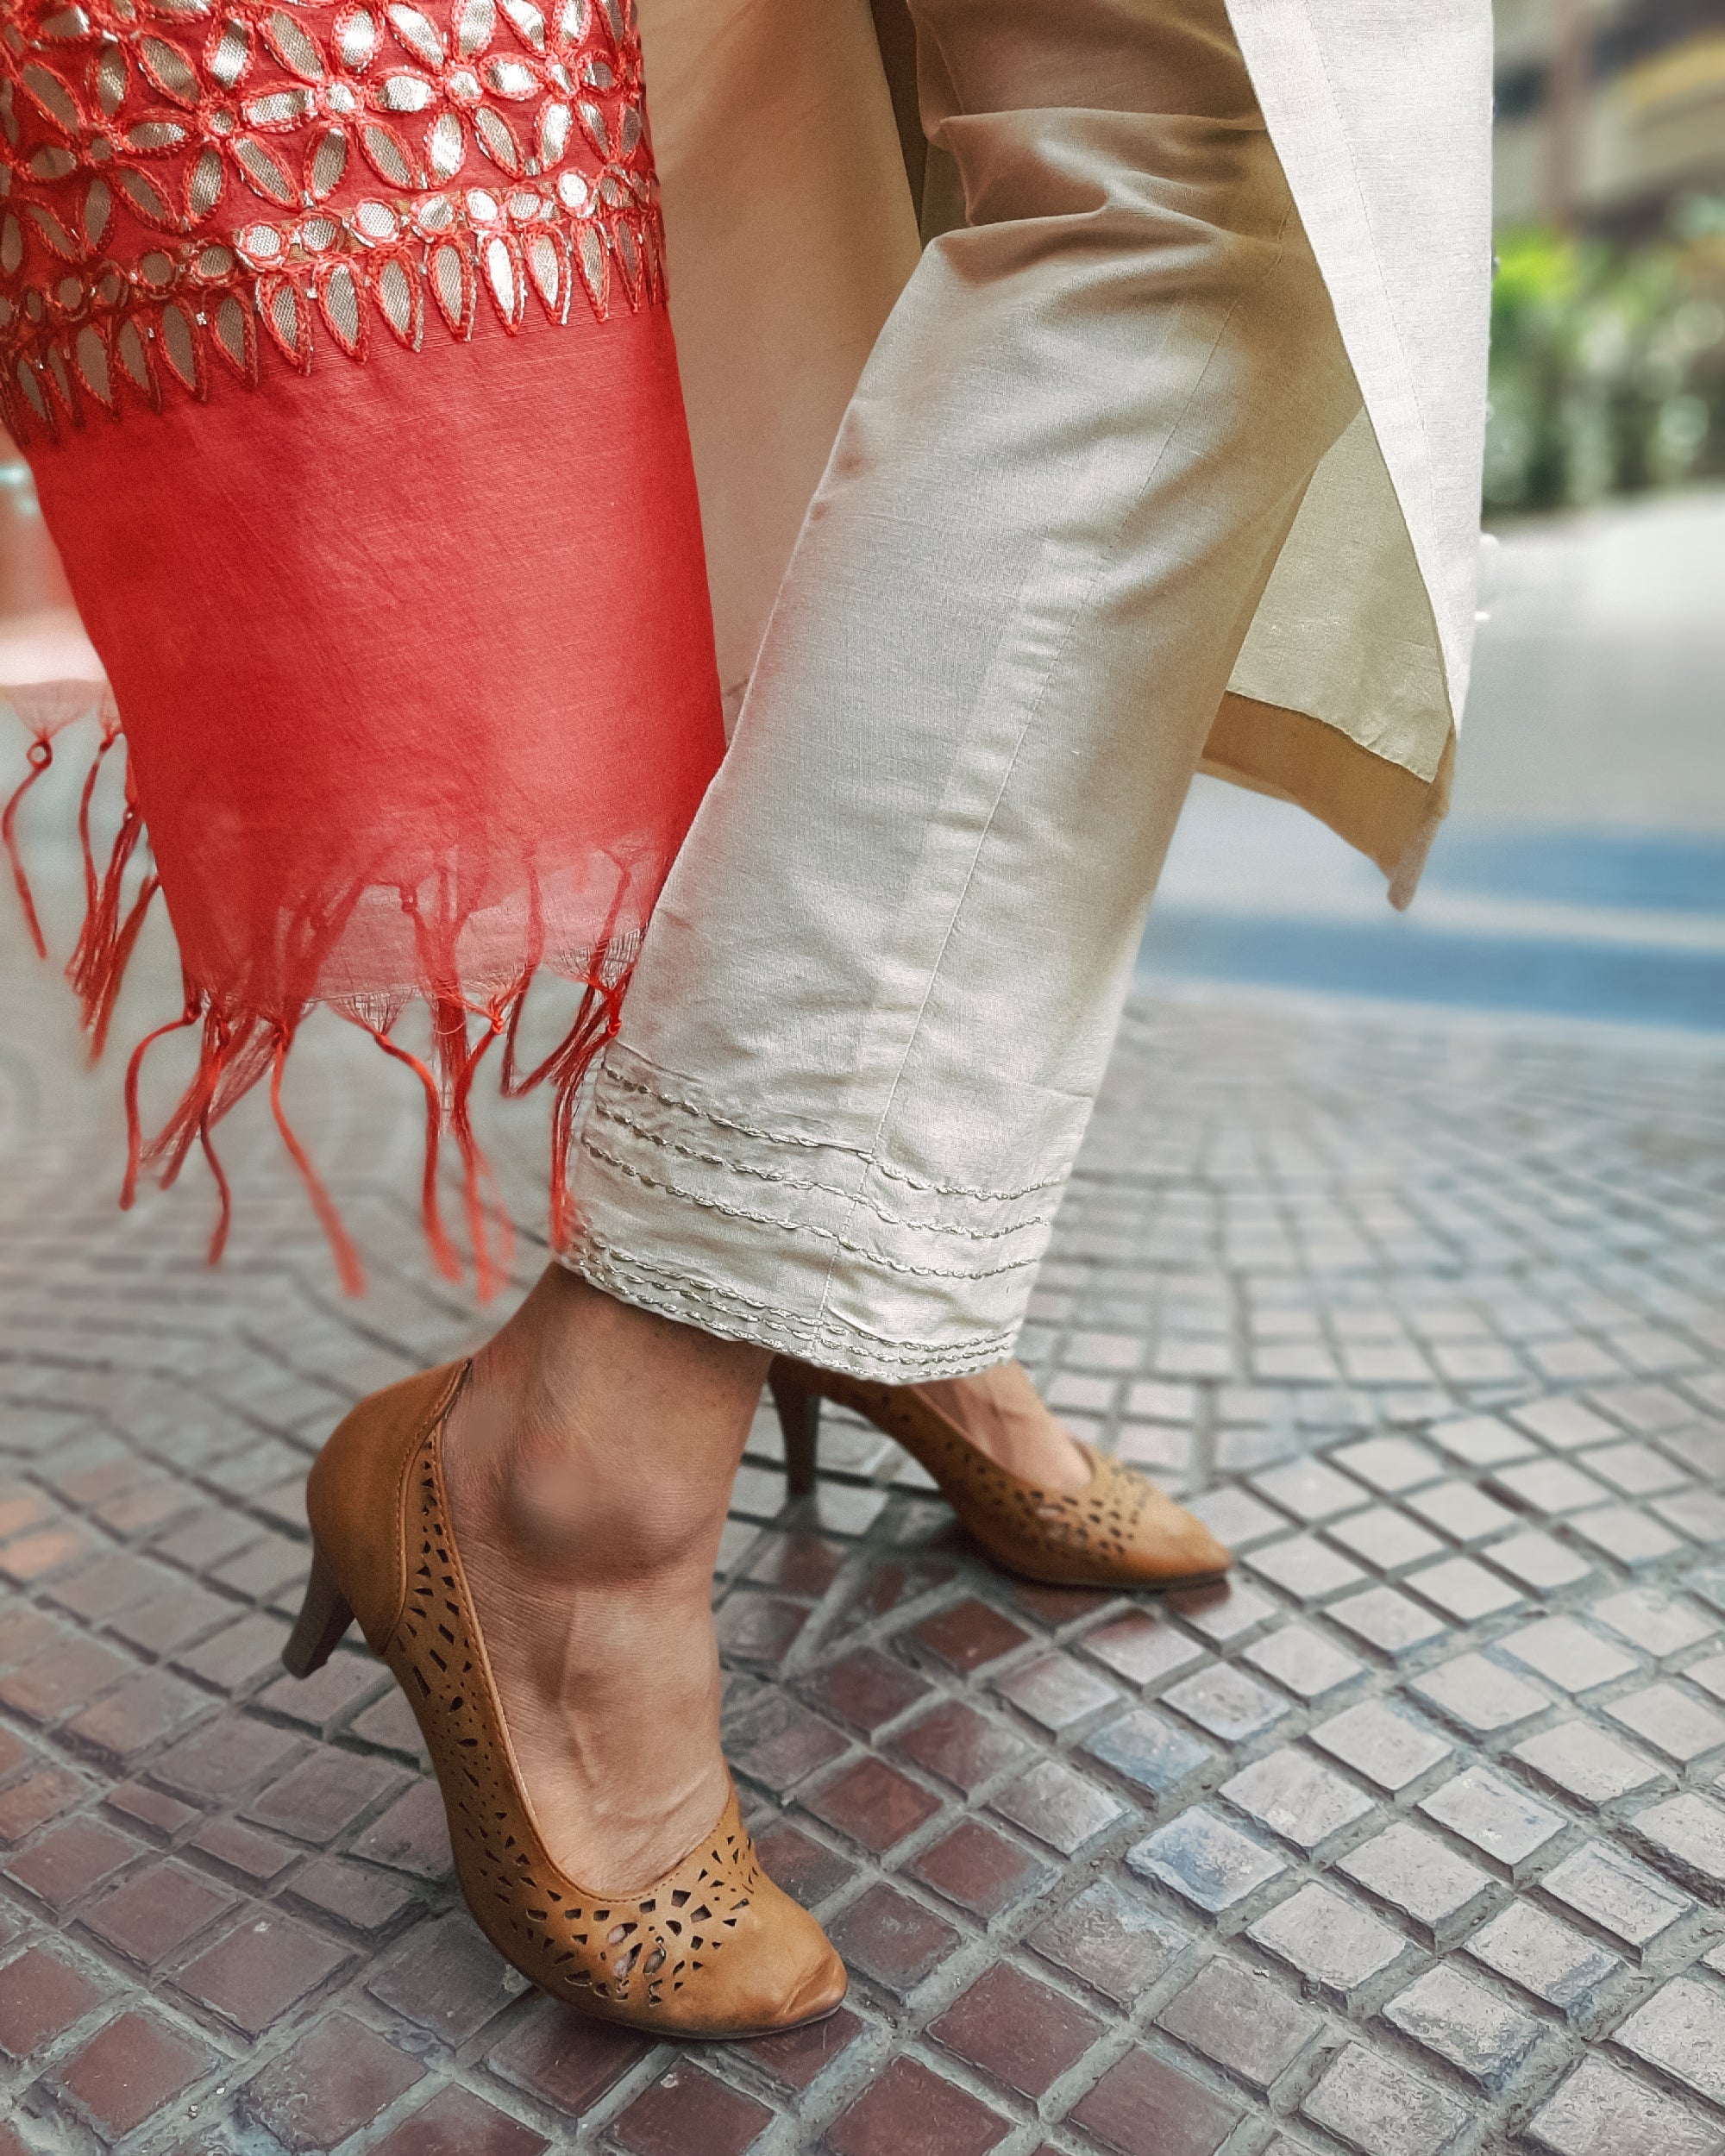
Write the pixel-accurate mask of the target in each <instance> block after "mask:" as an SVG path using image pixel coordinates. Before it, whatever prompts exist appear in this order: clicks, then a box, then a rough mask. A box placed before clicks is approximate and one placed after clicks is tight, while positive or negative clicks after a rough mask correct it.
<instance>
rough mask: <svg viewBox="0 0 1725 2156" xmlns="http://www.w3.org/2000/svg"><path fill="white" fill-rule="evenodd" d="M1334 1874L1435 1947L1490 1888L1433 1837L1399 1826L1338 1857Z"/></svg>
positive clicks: (1468, 1918) (1451, 1936)
mask: <svg viewBox="0 0 1725 2156" xmlns="http://www.w3.org/2000/svg"><path fill="white" fill-rule="evenodd" d="M1336 1869H1337V1870H1338V1871H1340V1872H1343V1873H1345V1874H1346V1877H1348V1878H1350V1879H1352V1881H1353V1883H1354V1884H1355V1885H1356V1886H1358V1887H1361V1888H1363V1889H1364V1890H1365V1892H1366V1893H1368V1894H1370V1895H1371V1896H1374V1897H1375V1898H1376V1899H1377V1901H1379V1902H1387V1903H1388V1904H1389V1907H1390V1908H1393V1909H1396V1911H1398V1912H1399V1914H1400V1915H1402V1916H1403V1917H1404V1918H1406V1919H1407V1920H1408V1921H1410V1922H1412V1923H1413V1924H1414V1925H1415V1927H1417V1928H1418V1929H1419V1931H1420V1933H1421V1935H1423V1936H1425V1937H1427V1939H1429V1940H1430V1941H1431V1943H1432V1944H1433V1945H1435V1946H1439V1947H1443V1946H1449V1945H1450V1944H1452V1941H1453V1940H1456V1939H1457V1938H1458V1937H1459V1936H1460V1935H1461V1934H1462V1933H1463V1932H1464V1931H1465V1930H1466V1929H1467V1928H1468V1927H1469V1926H1470V1924H1471V1922H1472V1921H1473V1919H1474V1918H1475V1916H1477V1915H1478V1914H1479V1913H1480V1905H1481V1902H1482V1900H1483V1897H1484V1896H1485V1895H1486V1894H1487V1893H1488V1892H1489V1891H1490V1885H1491V1881H1490V1877H1489V1876H1488V1875H1487V1874H1486V1873H1485V1872H1483V1871H1480V1869H1479V1868H1478V1866H1477V1865H1473V1864H1470V1863H1469V1862H1468V1861H1467V1859H1466V1858H1464V1857H1458V1856H1457V1855H1456V1853H1455V1852H1453V1851H1452V1850H1451V1849H1449V1848H1446V1846H1445V1845H1444V1843H1443V1842H1442V1841H1440V1839H1439V1838H1438V1837H1437V1835H1435V1834H1433V1833H1427V1831H1426V1830H1425V1829H1424V1828H1423V1827H1414V1826H1410V1825H1408V1823H1407V1822H1406V1821H1397V1822H1396V1824H1395V1825H1394V1826H1390V1827H1385V1828H1384V1829H1383V1833H1379V1834H1374V1835H1373V1836H1372V1837H1371V1839H1370V1840H1369V1841H1363V1842H1361V1843H1360V1844H1359V1845H1358V1847H1357V1848H1354V1849H1352V1850H1350V1851H1349V1852H1348V1853H1347V1854H1346V1856H1345V1857H1341V1858H1338V1859H1337V1863H1336Z"/></svg>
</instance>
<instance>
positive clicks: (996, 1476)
mask: <svg viewBox="0 0 1725 2156" xmlns="http://www.w3.org/2000/svg"><path fill="white" fill-rule="evenodd" d="M767 1382H768V1385H769V1387H770V1388H772V1394H773V1401H774V1405H775V1407H777V1408H778V1411H779V1421H780V1424H781V1426H782V1428H783V1430H784V1432H785V1471H786V1475H787V1478H788V1480H789V1482H790V1487H791V1490H792V1493H793V1495H800V1494H801V1493H802V1492H804V1491H806V1490H808V1489H812V1487H813V1485H814V1441H815V1431H816V1428H817V1426H818V1425H819V1418H820V1403H821V1401H822V1400H823V1399H825V1400H831V1401H837V1403H838V1405H839V1406H840V1407H849V1408H850V1410H851V1411H852V1412H853V1413H856V1414H859V1415H861V1416H862V1417H863V1419H864V1420H866V1421H869V1422H872V1423H873V1424H874V1426H875V1428H876V1429H877V1430H881V1431H884V1432H886V1434H887V1435H888V1437H889V1438H896V1439H897V1441H898V1442H899V1444H900V1445H903V1447H904V1448H905V1450H906V1452H908V1453H909V1454H910V1456H911V1457H912V1458H913V1460H915V1461H917V1462H918V1463H919V1464H920V1465H921V1466H922V1467H924V1468H925V1469H926V1470H927V1471H928V1472H929V1474H931V1476H933V1477H934V1479H935V1481H936V1482H937V1483H938V1485H939V1488H940V1493H941V1495H942V1496H943V1497H944V1498H945V1500H946V1501H947V1503H948V1504H949V1505H950V1506H951V1507H952V1509H953V1510H954V1512H956V1513H957V1515H958V1517H959V1520H961V1522H962V1523H963V1526H966V1527H967V1528H969V1531H970V1532H971V1533H972V1534H973V1535H974V1536H975V1538H976V1539H977V1541H978V1542H980V1543H981V1544H982V1547H983V1548H984V1549H985V1550H986V1551H988V1554H989V1556H990V1557H993V1558H994V1562H995V1563H996V1564H1000V1565H1003V1566H1005V1568H1006V1569H1007V1570H1008V1571H1010V1572H1019V1573H1022V1574H1023V1575H1024V1576H1025V1577H1026V1579H1032V1580H1043V1581H1046V1582H1048V1583H1050V1584H1051V1585H1057V1586H1069V1587H1101V1588H1107V1589H1120V1588H1150V1589H1167V1588H1174V1587H1198V1586H1202V1585H1206V1584H1208V1583H1209V1582H1211V1581H1214V1580H1219V1579H1220V1578H1221V1577H1222V1576H1223V1575H1224V1574H1225V1573H1226V1570H1227V1569H1228V1567H1229V1565H1230V1564H1232V1563H1233V1558H1232V1557H1230V1555H1229V1553H1228V1551H1226V1549H1225V1548H1224V1547H1223V1545H1221V1544H1220V1542H1218V1541H1217V1539H1216V1538H1215V1537H1214V1535H1213V1534H1212V1533H1211V1532H1210V1531H1209V1529H1208V1527H1206V1526H1203V1525H1202V1523H1201V1521H1199V1520H1196V1519H1195V1518H1194V1517H1193V1515H1192V1514H1190V1513H1189V1512H1186V1511H1183V1510H1182V1508H1181V1507H1179V1506H1178V1505H1176V1503H1175V1502H1174V1501H1173V1500H1172V1499H1171V1498H1170V1497H1168V1496H1166V1495H1164V1493H1163V1492H1162V1491H1161V1490H1159V1489H1157V1487H1156V1485H1155V1484H1154V1483H1153V1482H1151V1481H1149V1480H1148V1478H1147V1477H1146V1476H1143V1475H1141V1474H1139V1472H1138V1470H1137V1469H1136V1468H1134V1467H1130V1466H1128V1465H1127V1464H1126V1463H1125V1462H1124V1461H1122V1460H1116V1459H1113V1458H1111V1457H1109V1456H1108V1455H1107V1454H1106V1453H1102V1452H1098V1451H1096V1450H1095V1446H1093V1445H1085V1444H1084V1443H1083V1442H1082V1440H1080V1439H1076V1438H1075V1439H1074V1443H1075V1444H1076V1445H1077V1446H1078V1450H1079V1451H1081V1452H1082V1453H1083V1455H1084V1457H1086V1459H1087V1460H1088V1462H1089V1463H1090V1480H1089V1482H1088V1484H1087V1485H1086V1486H1085V1487H1084V1489H1081V1490H1076V1491H1065V1490H1049V1489H1038V1488H1037V1487H1036V1485H1035V1484H1034V1483H1031V1482H1024V1481H1023V1480H1021V1479H1020V1478H1019V1476H1016V1475H1013V1474H1009V1473H1008V1472H1007V1470H1006V1469H1005V1468H1003V1467H1000V1466H998V1465H997V1464H996V1463H995V1462H994V1461H993V1460H991V1459H990V1458H989V1457H988V1455H987V1454H986V1453H984V1452H982V1451H980V1450H979V1449H978V1448H977V1447H976V1446H975V1445H972V1443H971V1442H970V1440H969V1438H968V1437H966V1436H965V1434H964V1432H963V1430H962V1429H961V1428H960V1426H958V1424H957V1423H956V1422H954V1421H953V1420H952V1419H951V1418H950V1416H948V1415H946V1414H944V1413H942V1412H941V1410H940V1409H939V1408H938V1407H936V1406H935V1405H934V1403H933V1402H932V1401H930V1400H928V1399H925V1397H924V1395H922V1393H921V1392H920V1391H919V1389H918V1388H917V1387H916V1386H914V1385H881V1384H875V1383H873V1382H869V1381H866V1380H864V1379H862V1378H860V1377H846V1376H841V1375H840V1374H839V1373H838V1372H837V1371H836V1370H818V1369H813V1368H812V1367H811V1366H810V1365H809V1364H808V1363H797V1362H793V1361H792V1360H791V1359H790V1358H789V1357H787V1356H782V1355H781V1356H779V1357H776V1358H775V1361H774V1363H773V1365H772V1368H771V1369H769V1370H768V1374H767Z"/></svg>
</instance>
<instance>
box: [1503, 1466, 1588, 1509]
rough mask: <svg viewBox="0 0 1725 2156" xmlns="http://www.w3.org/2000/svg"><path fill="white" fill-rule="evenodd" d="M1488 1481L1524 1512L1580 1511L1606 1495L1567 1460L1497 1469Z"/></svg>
mask: <svg viewBox="0 0 1725 2156" xmlns="http://www.w3.org/2000/svg"><path fill="white" fill-rule="evenodd" d="M1491 1479H1492V1482H1493V1483H1494V1484H1495V1485H1496V1487H1497V1488H1498V1489H1502V1490H1504V1491H1506V1492H1507V1493H1508V1494H1509V1496H1511V1497H1512V1498H1514V1500H1515V1502H1516V1503H1517V1504H1518V1505H1521V1507H1524V1508H1525V1509H1526V1510H1527V1511H1528V1512H1540V1513H1546V1514H1563V1513H1575V1512H1581V1511H1583V1510H1584V1508H1585V1507H1588V1506H1589V1505H1596V1504H1598V1503H1600V1502H1601V1501H1603V1499H1604V1498H1605V1497H1606V1496H1607V1495H1609V1492H1608V1491H1607V1489H1606V1488H1605V1485H1604V1484H1603V1482H1596V1481H1595V1480H1594V1478H1593V1477H1592V1476H1590V1475H1584V1474H1583V1473H1582V1471H1581V1470H1580V1469H1579V1468H1578V1467H1571V1465H1570V1463H1569V1462H1568V1461H1567V1460H1535V1461H1532V1462H1530V1463H1528V1464H1527V1465H1526V1466H1523V1467H1505V1468H1500V1469H1499V1470H1497V1472H1496V1474H1495V1475H1494V1476H1492V1478H1491Z"/></svg>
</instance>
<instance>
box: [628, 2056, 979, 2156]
mask: <svg viewBox="0 0 1725 2156" xmlns="http://www.w3.org/2000/svg"><path fill="white" fill-rule="evenodd" d="M1011 2131H1012V2122H1011V2121H1010V2120H1008V2119H1004V2118H1002V2117H1001V2116H1000V2115H999V2113H998V2112H995V2111H992V2110H990V2109H989V2108H988V2105H986V2104H984V2103H979V2102H978V2100H977V2099H976V2098H975V2096H972V2095H970V2093H969V2090H964V2089H961V2088H959V2087H957V2085H956V2084H954V2083H952V2082H950V2081H949V2080H947V2079H946V2078H945V2076H944V2075H943V2074H937V2073H931V2072H930V2071H929V2070H928V2068H927V2067H926V2066H924V2065H920V2064H919V2062H918V2061H917V2060H916V2059H894V2061H893V2062H892V2064H891V2065H889V2066H888V2068H887V2069H886V2071H885V2072H883V2073H882V2074H881V2075H880V2076H879V2078H877V2079H876V2080H875V2081H874V2082H873V2083H872V2084H870V2085H869V2088H868V2089H867V2090H864V2092H863V2093H862V2096H859V2097H857V2098H856V2101H855V2102H854V2103H851V2104H850V2106H849V2107H848V2108H847V2109H845V2110H844V2111H842V2112H841V2113H840V2114H839V2115H838V2117H837V2119H835V2120H834V2121H833V2122H832V2124H831V2126H830V2127H828V2128H827V2130H826V2146H827V2147H828V2148H829V2149H830V2150H831V2152H832V2156H988V2150H990V2149H991V2148H994V2147H998V2146H999V2144H1000V2142H1001V2141H1003V2140H1005V2139H1006V2138H1007V2134H1009V2133H1011ZM642 2156H698V2153H697V2152H696V2151H695V2150H693V2149H688V2150H687V2151H685V2150H684V2149H683V2148H681V2147H679V2148H677V2149H676V2150H672V2149H668V2148H667V2149H664V2150H659V2149H656V2148H655V2149H651V2150H643V2152H642ZM699 2156H706V2150H704V2149H703V2150H701V2151H699ZM712 2156H722V2152H721V2151H718V2150H714V2151H713V2152H712Z"/></svg>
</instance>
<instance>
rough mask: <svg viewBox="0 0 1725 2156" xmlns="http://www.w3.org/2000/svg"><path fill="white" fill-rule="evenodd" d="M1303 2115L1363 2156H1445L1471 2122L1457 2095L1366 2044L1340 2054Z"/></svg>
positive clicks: (1318, 2086) (1352, 2046)
mask: <svg viewBox="0 0 1725 2156" xmlns="http://www.w3.org/2000/svg"><path fill="white" fill-rule="evenodd" d="M1300 2111H1301V2115H1302V2117H1303V2118H1307V2119H1309V2120H1310V2121H1311V2122H1312V2123H1313V2125H1314V2126H1320V2127H1322V2128H1324V2129H1325V2130H1326V2132H1327V2133H1331V2134H1334V2135H1335V2136H1336V2138H1337V2140H1340V2141H1345V2142H1346V2144H1347V2145H1348V2147H1350V2148H1355V2149H1358V2150H1360V2151H1361V2152H1362V2153H1363V2156H1443V2152H1444V2151H1446V2150H1447V2149H1451V2148H1453V2147H1454V2146H1455V2144H1456V2141H1457V2140H1458V2137H1459V2135H1460V2134H1461V2131H1462V2128H1464V2127H1465V2125H1466V2123H1467V2112H1466V2110H1465V2108H1464V2107H1463V2106H1462V2105H1461V2104H1459V2103H1457V2102H1456V2101H1455V2099H1454V2098H1453V2097H1452V2096H1446V2094H1445V2093H1444V2092H1443V2091H1442V2090H1440V2089H1438V2088H1435V2087H1433V2084H1431V2083H1430V2082H1428V2081H1427V2080H1424V2079H1423V2078H1421V2076H1419V2075H1417V2074H1415V2073H1411V2072H1409V2071H1408V2069H1407V2068H1406V2067H1405V2066H1402V2065H1400V2064H1398V2063H1397V2062H1396V2061H1395V2060H1393V2059H1386V2058H1383V2056H1382V2055H1381V2054H1379V2053H1377V2052H1373V2051H1369V2050H1368V2049H1367V2048H1366V2047H1365V2046H1364V2045H1363V2044H1350V2045H1349V2046H1348V2047H1347V2049H1346V2051H1344V2052H1342V2053H1340V2055H1339V2057H1338V2058H1337V2059H1336V2061H1335V2063H1334V2065H1332V2066H1331V2067H1330V2069H1329V2071H1328V2072H1327V2073H1326V2074H1325V2076H1324V2078H1323V2079H1322V2080H1321V2081H1320V2082H1319V2084H1318V2085H1317V2087H1316V2088H1315V2089H1314V2090H1312V2093H1311V2094H1310V2095H1309V2096H1308V2097H1307V2098H1306V2100H1305V2102H1304V2103H1302V2105H1301V2106H1300Z"/></svg>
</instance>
